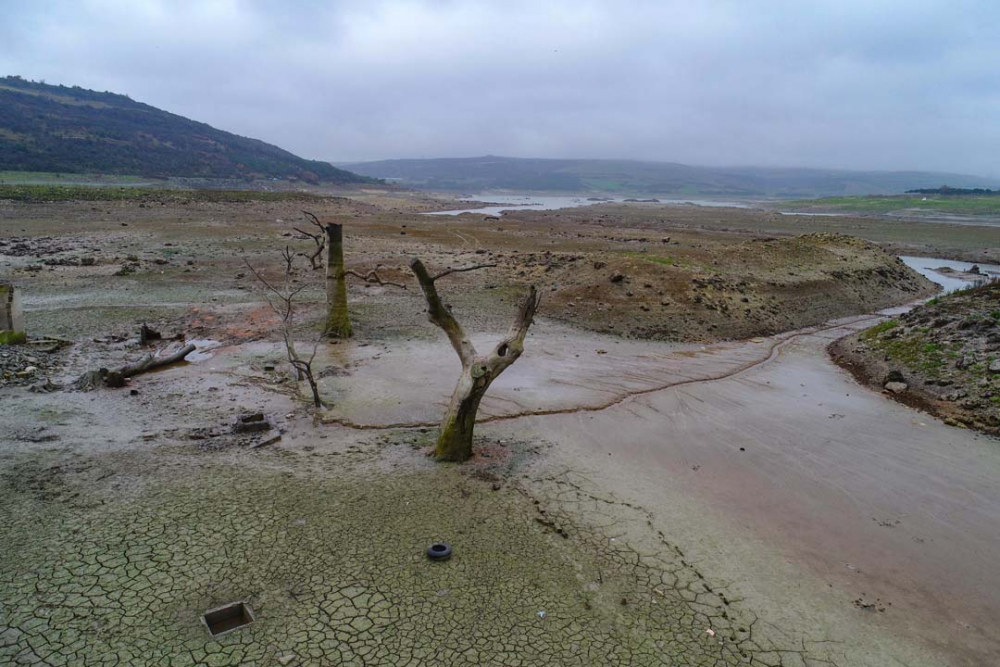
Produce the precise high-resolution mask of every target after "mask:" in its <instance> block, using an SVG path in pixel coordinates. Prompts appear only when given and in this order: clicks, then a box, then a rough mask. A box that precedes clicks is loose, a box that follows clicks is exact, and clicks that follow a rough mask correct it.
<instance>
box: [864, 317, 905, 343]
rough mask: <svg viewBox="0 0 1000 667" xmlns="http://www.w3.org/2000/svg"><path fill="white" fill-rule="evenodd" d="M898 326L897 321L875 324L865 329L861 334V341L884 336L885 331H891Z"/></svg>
mask: <svg viewBox="0 0 1000 667" xmlns="http://www.w3.org/2000/svg"><path fill="white" fill-rule="evenodd" d="M898 326H899V320H886V321H885V322H882V323H881V324H876V325H875V326H873V327H872V328H870V329H865V331H864V332H863V333H862V334H861V340H872V339H874V338H877V337H878V336H880V335H882V334H884V333H885V332H886V331H892V330H893V329H895V328H896V327H898Z"/></svg>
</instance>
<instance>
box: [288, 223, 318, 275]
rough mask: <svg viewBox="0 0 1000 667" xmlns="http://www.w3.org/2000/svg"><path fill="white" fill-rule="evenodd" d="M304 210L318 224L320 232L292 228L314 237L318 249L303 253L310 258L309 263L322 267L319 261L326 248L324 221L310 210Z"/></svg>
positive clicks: (306, 235) (305, 235)
mask: <svg viewBox="0 0 1000 667" xmlns="http://www.w3.org/2000/svg"><path fill="white" fill-rule="evenodd" d="M302 212H303V213H304V214H306V215H307V216H309V218H310V219H311V221H312V224H314V225H316V226H317V227H318V228H319V234H312V233H310V232H307V231H305V230H302V229H299V228H298V227H292V229H294V230H295V231H297V232H298V233H299V234H302V236H304V237H306V238H310V239H312V241H313V243H315V244H316V250H315V251H314V252H313V254H311V255H306V254H305V253H302V256H303V257H306V258H308V259H309V265H310V266H311V267H312V268H313V269H314V270H315V269H318V268H320V266H321V265H320V263H319V258H320V256H321V255H322V254H323V250H324V249H325V248H326V231H325V230H324V228H323V223H321V222H320V221H319V218H317V217H316V216H315V215H313V214H312V213H310V212H309V211H302Z"/></svg>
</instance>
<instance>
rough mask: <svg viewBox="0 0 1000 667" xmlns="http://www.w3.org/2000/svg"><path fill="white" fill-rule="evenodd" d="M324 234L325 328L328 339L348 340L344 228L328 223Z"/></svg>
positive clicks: (349, 324) (349, 332) (349, 334)
mask: <svg viewBox="0 0 1000 667" xmlns="http://www.w3.org/2000/svg"><path fill="white" fill-rule="evenodd" d="M323 229H324V231H325V232H326V241H327V250H326V326H325V327H324V331H325V332H326V335H327V336H329V337H330V338H350V337H351V334H352V333H353V332H352V331H351V317H350V315H349V314H348V312H347V273H346V271H345V270H344V226H343V225H338V224H336V223H332V222H331V223H328V224H327V225H326V226H325V227H324V228H323Z"/></svg>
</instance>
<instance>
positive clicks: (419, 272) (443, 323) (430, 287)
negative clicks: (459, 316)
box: [410, 257, 476, 366]
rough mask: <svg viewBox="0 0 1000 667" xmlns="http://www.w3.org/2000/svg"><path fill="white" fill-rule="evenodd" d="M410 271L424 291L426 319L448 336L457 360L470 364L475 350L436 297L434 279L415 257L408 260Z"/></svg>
mask: <svg viewBox="0 0 1000 667" xmlns="http://www.w3.org/2000/svg"><path fill="white" fill-rule="evenodd" d="M410 269H412V271H413V273H414V275H416V276H417V281H418V282H419V283H420V289H422V290H423V291H424V296H425V297H426V298H427V318H428V319H429V320H430V321H431V322H433V323H434V324H436V325H438V326H439V327H441V328H442V329H444V332H445V333H446V334H448V340H450V341H451V346H452V347H453V348H455V352H457V353H458V358H459V359H461V360H462V365H463V366H466V365H470V364H472V362H473V360H475V358H476V348H475V347H474V346H473V345H472V341H470V340H469V338H468V337H467V336H466V335H465V332H464V331H463V330H462V326H461V325H460V324H459V323H458V320H456V319H455V318H454V317H453V316H452V314H451V312H450V311H449V310H448V309H447V308H445V307H444V304H443V303H441V297H439V296H438V293H437V289H436V288H435V287H434V280H435V278H432V277H431V276H430V274H428V273H427V269H426V268H425V267H424V265H423V262H421V261H420V260H419V259H417V258H416V257H414V258H413V259H411V260H410Z"/></svg>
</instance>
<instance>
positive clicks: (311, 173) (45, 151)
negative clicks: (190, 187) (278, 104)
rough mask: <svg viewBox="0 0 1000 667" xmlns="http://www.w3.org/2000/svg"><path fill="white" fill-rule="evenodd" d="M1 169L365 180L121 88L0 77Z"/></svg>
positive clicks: (158, 175)
mask: <svg viewBox="0 0 1000 667" xmlns="http://www.w3.org/2000/svg"><path fill="white" fill-rule="evenodd" d="M0 171H41V172H67V173H101V174H116V175H138V176H147V177H189V178H206V179H234V178H242V179H256V178H278V179H299V180H303V181H307V182H310V183H319V182H323V183H331V184H338V185H339V184H351V183H366V182H370V179H368V178H365V177H363V176H359V175H357V174H352V173H351V172H348V171H344V170H343V169H338V168H336V167H334V166H333V165H331V164H329V163H327V162H321V161H318V160H306V159H303V158H300V157H298V156H297V155H293V154H292V153H289V152H288V151H286V150H283V149H281V148H278V147H277V146H273V145H271V144H268V143H265V142H263V141H259V140H257V139H250V138H247V137H241V136H238V135H235V134H232V133H230V132H225V131H223V130H218V129H216V128H214V127H212V126H210V125H206V124H205V123H199V122H197V121H193V120H190V119H187V118H184V117H183V116H178V115H176V114H172V113H169V112H167V111H163V110H161V109H157V108H155V107H152V106H149V105H148V104H142V103H140V102H136V101H134V100H132V99H130V98H129V97H126V96H125V95H116V94H114V93H107V92H105V93H100V92H96V91H92V90H86V89H83V88H79V87H75V86H74V87H72V88H71V87H66V86H53V85H48V84H45V83H36V82H32V81H27V80H24V79H21V78H20V77H5V78H0Z"/></svg>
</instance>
